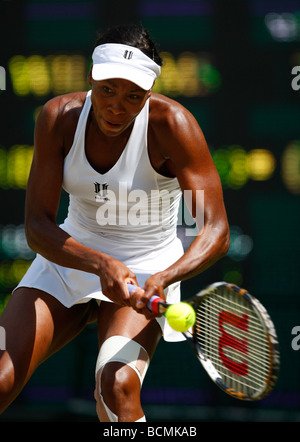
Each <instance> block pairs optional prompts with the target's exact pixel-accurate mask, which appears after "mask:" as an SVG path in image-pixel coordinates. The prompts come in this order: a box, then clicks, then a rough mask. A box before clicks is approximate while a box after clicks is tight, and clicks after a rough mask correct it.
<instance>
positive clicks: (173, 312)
mask: <svg viewBox="0 0 300 442" xmlns="http://www.w3.org/2000/svg"><path fill="white" fill-rule="evenodd" d="M165 317H166V318H167V320H168V322H169V324H170V326H171V327H172V328H173V330H176V331H179V332H184V331H186V330H188V329H189V328H190V327H192V326H193V325H194V324H195V321H196V314H195V311H194V309H193V308H192V307H191V306H190V305H189V304H187V303H186V302H179V303H178V304H172V305H170V306H169V307H168V308H167V310H166V312H165Z"/></svg>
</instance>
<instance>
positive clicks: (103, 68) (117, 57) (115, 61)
mask: <svg viewBox="0 0 300 442" xmlns="http://www.w3.org/2000/svg"><path fill="white" fill-rule="evenodd" d="M92 58H93V68H92V77H93V79H94V80H96V81H99V80H107V79H109V78H122V79H124V80H129V81H131V82H132V83H135V84H137V85H138V86H139V87H141V88H142V89H144V90H146V91H148V90H149V89H151V88H152V86H153V83H154V81H155V80H156V79H157V78H158V77H159V76H160V73H161V68H160V66H159V65H158V64H156V63H155V62H154V61H153V60H151V58H149V57H148V56H147V55H146V54H144V53H143V52H142V51H141V50H140V49H138V48H135V47H133V46H127V45H123V44H118V43H107V44H103V45H100V46H97V47H96V48H95V49H94V52H93V55H92Z"/></svg>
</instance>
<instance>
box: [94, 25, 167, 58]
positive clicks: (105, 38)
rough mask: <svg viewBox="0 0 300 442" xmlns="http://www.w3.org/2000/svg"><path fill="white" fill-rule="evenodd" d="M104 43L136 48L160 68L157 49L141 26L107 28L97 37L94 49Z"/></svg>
mask: <svg viewBox="0 0 300 442" xmlns="http://www.w3.org/2000/svg"><path fill="white" fill-rule="evenodd" d="M105 43H120V44H124V45H128V46H133V47H135V48H138V49H140V50H141V51H142V52H144V54H146V55H147V56H148V57H149V58H151V59H152V60H153V61H155V63H157V64H158V65H159V66H162V59H161V57H160V55H159V52H158V49H157V47H156V45H155V43H154V42H153V40H152V38H151V37H150V35H149V32H148V31H147V30H146V29H145V28H144V27H143V26H142V25H136V24H128V25H118V26H113V27H111V28H108V29H107V30H106V31H104V32H103V33H101V34H99V35H98V38H97V41H96V44H95V47H96V46H99V45H102V44H105Z"/></svg>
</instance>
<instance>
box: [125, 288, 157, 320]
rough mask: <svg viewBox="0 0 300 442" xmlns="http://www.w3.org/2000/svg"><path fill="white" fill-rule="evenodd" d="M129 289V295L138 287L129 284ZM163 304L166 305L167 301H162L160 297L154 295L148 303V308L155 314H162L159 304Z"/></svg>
mask: <svg viewBox="0 0 300 442" xmlns="http://www.w3.org/2000/svg"><path fill="white" fill-rule="evenodd" d="M127 287H128V291H129V293H131V292H132V291H133V290H136V288H137V287H136V286H135V285H133V284H127ZM160 302H162V303H164V304H165V300H164V299H162V298H161V297H160V296H157V295H153V296H152V297H151V298H150V299H149V301H148V303H147V307H148V309H149V310H150V311H151V312H153V313H161V311H160V308H159V303H160Z"/></svg>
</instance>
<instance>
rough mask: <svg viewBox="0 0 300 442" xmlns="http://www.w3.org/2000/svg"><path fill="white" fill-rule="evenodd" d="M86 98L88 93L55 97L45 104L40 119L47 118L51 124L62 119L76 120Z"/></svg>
mask: <svg viewBox="0 0 300 442" xmlns="http://www.w3.org/2000/svg"><path fill="white" fill-rule="evenodd" d="M85 97H86V92H76V93H70V94H65V95H59V96H57V97H54V98H52V99H51V100H49V101H47V103H45V105H44V106H43V108H42V110H41V112H40V115H39V118H40V119H45V118H47V119H49V122H50V121H52V122H58V121H59V120H60V119H64V120H65V119H66V118H72V117H73V118H74V117H75V115H76V114H78V112H79V113H80V111H81V109H82V106H83V103H84V101H85Z"/></svg>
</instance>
